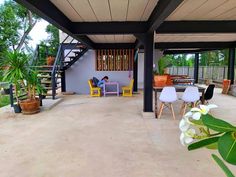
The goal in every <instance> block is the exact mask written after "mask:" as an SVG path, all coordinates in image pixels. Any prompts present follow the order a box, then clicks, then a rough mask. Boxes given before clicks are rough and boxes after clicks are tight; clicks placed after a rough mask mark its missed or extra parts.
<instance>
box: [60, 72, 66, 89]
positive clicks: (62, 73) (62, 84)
mask: <svg viewBox="0 0 236 177" xmlns="http://www.w3.org/2000/svg"><path fill="white" fill-rule="evenodd" d="M61 91H62V92H66V72H65V71H62V72H61Z"/></svg>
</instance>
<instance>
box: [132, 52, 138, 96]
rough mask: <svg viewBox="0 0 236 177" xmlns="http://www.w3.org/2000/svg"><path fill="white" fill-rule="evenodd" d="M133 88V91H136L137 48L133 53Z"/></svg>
mask: <svg viewBox="0 0 236 177" xmlns="http://www.w3.org/2000/svg"><path fill="white" fill-rule="evenodd" d="M133 79H134V88H133V91H134V92H137V91H138V50H136V51H135V54H134V69H133Z"/></svg>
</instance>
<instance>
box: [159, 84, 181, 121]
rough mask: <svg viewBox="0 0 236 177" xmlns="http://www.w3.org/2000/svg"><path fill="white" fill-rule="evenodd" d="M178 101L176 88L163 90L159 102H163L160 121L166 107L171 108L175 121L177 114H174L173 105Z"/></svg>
mask: <svg viewBox="0 0 236 177" xmlns="http://www.w3.org/2000/svg"><path fill="white" fill-rule="evenodd" d="M177 99H178V98H177V94H176V90H175V88H174V87H164V88H163V90H162V91H161V95H160V97H159V100H160V101H161V105H160V110H159V114H158V119H159V118H161V114H162V111H163V108H164V106H167V107H168V106H170V107H168V108H170V110H171V112H172V116H173V118H174V119H175V113H174V109H173V105H172V103H173V102H175V101H176V100H177Z"/></svg>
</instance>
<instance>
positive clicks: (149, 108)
mask: <svg viewBox="0 0 236 177" xmlns="http://www.w3.org/2000/svg"><path fill="white" fill-rule="evenodd" d="M144 35H145V38H144V39H145V40H144V92H143V93H144V95H143V99H144V101H143V111H144V112H153V88H152V80H153V53H154V32H149V33H147V34H144Z"/></svg>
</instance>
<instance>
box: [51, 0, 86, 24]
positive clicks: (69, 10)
mask: <svg viewBox="0 0 236 177" xmlns="http://www.w3.org/2000/svg"><path fill="white" fill-rule="evenodd" d="M50 1H51V2H52V3H53V4H54V5H55V6H56V7H57V8H58V9H59V10H60V11H62V12H63V13H64V14H65V15H66V16H67V17H68V18H69V19H70V20H71V21H81V20H82V18H81V17H80V15H79V14H78V13H77V12H76V11H75V10H74V8H73V7H72V6H71V5H70V3H69V2H68V1H67V0H65V1H62V0H50Z"/></svg>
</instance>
